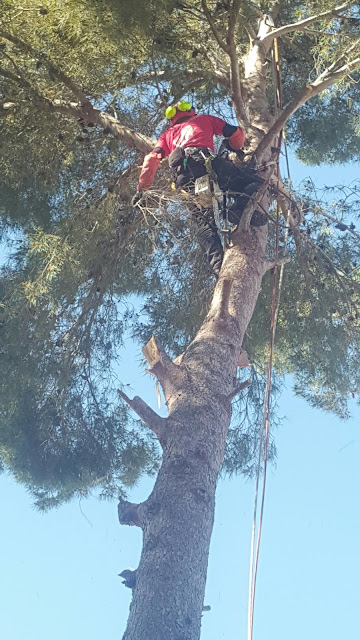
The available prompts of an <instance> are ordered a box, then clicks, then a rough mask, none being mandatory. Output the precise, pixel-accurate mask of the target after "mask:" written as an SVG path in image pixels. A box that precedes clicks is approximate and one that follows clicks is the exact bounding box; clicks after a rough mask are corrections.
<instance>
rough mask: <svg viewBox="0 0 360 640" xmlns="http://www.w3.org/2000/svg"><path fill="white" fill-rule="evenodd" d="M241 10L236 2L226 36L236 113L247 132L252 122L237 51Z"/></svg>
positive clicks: (237, 0) (231, 10) (236, 1)
mask: <svg viewBox="0 0 360 640" xmlns="http://www.w3.org/2000/svg"><path fill="white" fill-rule="evenodd" d="M239 10H240V1H239V0H234V3H233V6H232V7H231V9H230V12H229V26H228V32H227V35H226V45H227V54H228V56H229V58H230V82H231V91H232V100H233V105H234V109H235V113H236V117H237V120H238V123H239V124H240V125H242V126H243V128H244V129H245V130H247V129H248V128H249V127H250V121H249V118H248V115H247V113H246V111H245V107H244V102H243V99H242V95H241V82H240V70H239V60H238V55H237V51H236V43H235V27H236V23H237V19H238V14H239Z"/></svg>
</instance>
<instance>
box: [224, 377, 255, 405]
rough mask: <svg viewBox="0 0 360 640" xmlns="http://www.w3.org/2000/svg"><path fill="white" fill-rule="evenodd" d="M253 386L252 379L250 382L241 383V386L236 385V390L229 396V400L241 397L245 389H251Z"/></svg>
mask: <svg viewBox="0 0 360 640" xmlns="http://www.w3.org/2000/svg"><path fill="white" fill-rule="evenodd" d="M251 384H252V380H251V378H249V379H248V380H245V382H241V383H240V384H238V385H236V387H235V388H234V390H233V391H232V392H231V393H229V395H228V396H227V398H228V400H232V399H233V398H235V396H237V395H239V393H241V391H244V389H247V388H248V387H250V385H251Z"/></svg>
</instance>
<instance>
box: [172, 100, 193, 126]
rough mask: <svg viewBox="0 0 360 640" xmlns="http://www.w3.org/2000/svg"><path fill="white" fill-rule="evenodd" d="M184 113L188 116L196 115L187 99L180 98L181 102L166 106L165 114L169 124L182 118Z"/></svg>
mask: <svg viewBox="0 0 360 640" xmlns="http://www.w3.org/2000/svg"><path fill="white" fill-rule="evenodd" d="M185 114H186V115H189V116H190V117H191V116H195V115H196V113H195V110H194V109H193V108H192V106H191V104H190V102H187V100H181V102H178V103H177V104H173V105H171V106H170V107H167V109H166V111H165V115H166V117H167V119H168V120H171V124H175V122H177V121H178V120H180V118H183V117H184V115H185Z"/></svg>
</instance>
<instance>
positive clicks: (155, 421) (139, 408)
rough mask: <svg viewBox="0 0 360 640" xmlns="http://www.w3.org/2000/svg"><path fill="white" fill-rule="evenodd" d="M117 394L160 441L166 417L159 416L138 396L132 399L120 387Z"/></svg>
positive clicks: (163, 433)
mask: <svg viewBox="0 0 360 640" xmlns="http://www.w3.org/2000/svg"><path fill="white" fill-rule="evenodd" d="M118 394H119V396H121V398H122V399H123V400H125V402H126V403H127V404H128V405H129V407H130V408H131V409H132V410H133V411H135V413H137V415H138V416H139V418H141V420H142V421H143V423H144V424H145V425H146V426H147V427H149V429H151V431H153V432H154V433H155V435H156V436H157V437H158V438H159V440H160V443H161V442H162V441H163V439H164V435H165V425H166V418H161V416H159V415H158V414H157V413H156V412H155V411H153V409H151V407H149V405H148V404H146V402H144V400H143V399H142V398H139V396H135V397H134V398H133V399H132V400H131V399H130V398H129V397H128V396H127V395H126V393H124V392H123V391H122V390H121V389H118Z"/></svg>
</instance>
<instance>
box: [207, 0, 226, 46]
mask: <svg viewBox="0 0 360 640" xmlns="http://www.w3.org/2000/svg"><path fill="white" fill-rule="evenodd" d="M201 6H202V9H203V12H204V14H205V17H206V20H207V21H208V23H209V27H210V29H211V31H212V33H213V36H214V38H215V40H216V42H217V43H218V45H219V47H220V48H221V49H222V50H223V51H225V53H228V46H227V44H226V42H224V40H222V39H221V37H220V34H219V33H218V31H217V29H216V27H215V23H214V21H213V19H212V16H211V13H210V11H209V7H208V6H207V4H206V0H201Z"/></svg>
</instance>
